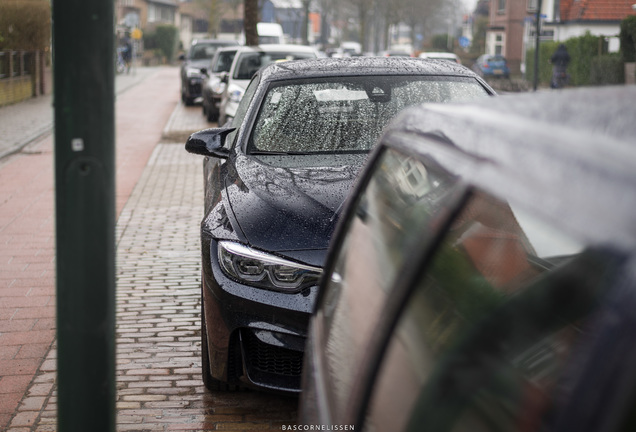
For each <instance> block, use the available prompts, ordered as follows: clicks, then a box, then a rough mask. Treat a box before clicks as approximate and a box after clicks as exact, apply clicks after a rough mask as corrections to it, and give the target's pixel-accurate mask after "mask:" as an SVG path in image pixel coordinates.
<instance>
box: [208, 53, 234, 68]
mask: <svg viewBox="0 0 636 432" xmlns="http://www.w3.org/2000/svg"><path fill="white" fill-rule="evenodd" d="M235 55H236V51H222V52H220V53H219V57H218V59H217V61H216V64H215V65H214V70H213V71H212V72H216V73H218V72H229V71H230V67H231V66H232V61H233V60H234V56H235Z"/></svg>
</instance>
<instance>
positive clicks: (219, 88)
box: [211, 81, 225, 95]
mask: <svg viewBox="0 0 636 432" xmlns="http://www.w3.org/2000/svg"><path fill="white" fill-rule="evenodd" d="M211 88H212V92H213V93H215V94H217V95H220V94H223V92H224V91H225V83H224V82H222V81H219V82H217V83H215V84H214V85H213V86H212V87H211Z"/></svg>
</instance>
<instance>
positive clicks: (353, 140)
mask: <svg viewBox="0 0 636 432" xmlns="http://www.w3.org/2000/svg"><path fill="white" fill-rule="evenodd" d="M481 96H484V97H485V96H488V93H487V92H486V90H485V89H484V88H483V87H482V86H481V85H480V84H479V83H478V82H477V81H475V80H472V79H465V78H457V77H422V76H418V77H413V76H375V77H372V76H366V77H347V78H342V77H339V78H329V79H325V78H321V79H320V80H311V81H308V80H304V81H297V82H291V83H290V82H289V81H287V82H285V84H283V85H274V86H272V87H271V88H270V89H269V92H268V94H267V95H266V97H265V99H264V102H263V105H262V106H261V110H260V113H259V115H258V119H257V121H256V125H255V127H254V130H253V133H252V137H251V140H250V148H249V153H253V154H262V153H276V154H280V153H286V154H298V153H303V154H304V153H324V152H328V153H339V152H368V151H369V150H371V148H372V147H373V145H374V144H375V142H376V140H377V139H378V138H379V136H380V134H381V132H382V130H383V129H384V127H385V126H386V125H387V124H388V122H389V121H390V120H391V119H392V118H393V117H394V116H395V115H396V114H398V113H399V112H400V111H401V110H403V109H404V108H406V107H408V106H411V105H415V104H419V103H424V102H436V103H440V102H442V103H444V102H460V101H465V100H471V99H476V98H478V97H481Z"/></svg>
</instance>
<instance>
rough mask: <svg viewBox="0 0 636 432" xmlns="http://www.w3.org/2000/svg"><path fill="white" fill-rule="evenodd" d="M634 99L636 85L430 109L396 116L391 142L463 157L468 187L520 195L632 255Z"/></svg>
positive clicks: (635, 243)
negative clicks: (469, 164) (469, 163)
mask: <svg viewBox="0 0 636 432" xmlns="http://www.w3.org/2000/svg"><path fill="white" fill-rule="evenodd" d="M634 100H636V87H634V86H616V87H603V88H584V89H569V90H561V91H558V92H551V91H546V92H538V93H530V94H523V95H514V96H501V97H498V98H487V99H483V100H480V101H476V102H470V103H465V104H425V105H422V106H418V107H415V108H410V109H407V110H405V111H404V112H403V113H401V114H400V115H398V117H397V118H396V119H395V120H394V122H392V124H391V127H390V128H389V129H387V132H386V135H385V142H388V143H391V142H394V143H402V144H403V145H406V146H407V147H409V148H410V151H412V152H415V153H420V154H421V155H422V156H424V154H425V153H427V152H429V151H431V150H432V149H433V148H437V149H438V150H439V151H441V152H442V153H444V152H449V151H450V153H448V154H455V157H456V156H457V155H460V156H459V157H461V158H465V159H467V160H470V161H472V162H473V164H474V166H475V167H477V168H474V169H472V170H470V169H466V170H465V171H464V172H462V173H461V175H462V177H463V178H465V179H466V181H468V182H469V183H472V184H475V185H477V186H479V187H483V188H486V189H487V190H491V191H493V192H496V191H499V192H501V193H504V194H505V195H506V196H514V197H515V200H518V201H519V202H522V203H525V205H526V206H530V207H532V209H533V210H536V211H537V212H539V213H541V214H543V215H544V216H545V217H546V218H548V219H550V220H552V221H553V222H554V223H555V226H559V227H563V228H567V229H569V230H571V231H576V233H578V234H581V235H583V238H588V239H595V240H597V241H599V242H610V243H612V244H615V245H622V246H625V247H628V248H631V249H633V248H634V247H636V217H634V209H636V141H635V139H634V137H636V121H634V119H636V104H634ZM400 136H401V137H404V139H399V138H398V137H400ZM425 136H428V137H434V139H433V140H427V142H430V143H431V145H432V146H433V147H430V146H427V145H422V141H423V140H422V138H423V137H425ZM413 137H415V139H412V138H413ZM433 141H434V142H435V143H436V144H432V142H433ZM443 160H445V159H444V156H441V158H440V160H439V161H437V162H438V163H441V164H442V165H444V166H445V167H446V168H447V169H448V170H449V171H450V172H457V169H458V168H454V167H453V166H452V163H443V162H441V161H443ZM448 160H452V158H450V159H448ZM455 160H456V159H455ZM567 229H566V230H567Z"/></svg>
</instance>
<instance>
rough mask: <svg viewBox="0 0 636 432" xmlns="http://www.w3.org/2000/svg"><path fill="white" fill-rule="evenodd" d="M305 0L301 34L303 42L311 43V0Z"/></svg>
mask: <svg viewBox="0 0 636 432" xmlns="http://www.w3.org/2000/svg"><path fill="white" fill-rule="evenodd" d="M302 2H303V28H302V29H301V32H300V36H301V37H302V40H303V44H305V45H307V44H308V43H309V34H308V33H309V8H310V7H311V0H302Z"/></svg>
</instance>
